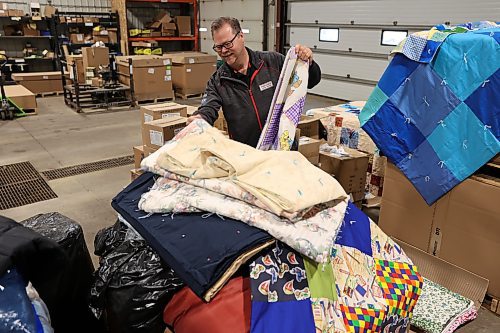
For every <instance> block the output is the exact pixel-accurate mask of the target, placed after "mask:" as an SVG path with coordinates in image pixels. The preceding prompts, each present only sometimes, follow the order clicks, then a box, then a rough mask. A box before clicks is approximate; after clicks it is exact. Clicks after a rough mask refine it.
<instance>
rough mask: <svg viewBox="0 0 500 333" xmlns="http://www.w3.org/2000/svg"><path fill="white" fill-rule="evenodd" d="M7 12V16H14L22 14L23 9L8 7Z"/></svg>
mask: <svg viewBox="0 0 500 333" xmlns="http://www.w3.org/2000/svg"><path fill="white" fill-rule="evenodd" d="M8 14H9V16H15V17H18V16H24V11H22V10H21V9H9V10H8Z"/></svg>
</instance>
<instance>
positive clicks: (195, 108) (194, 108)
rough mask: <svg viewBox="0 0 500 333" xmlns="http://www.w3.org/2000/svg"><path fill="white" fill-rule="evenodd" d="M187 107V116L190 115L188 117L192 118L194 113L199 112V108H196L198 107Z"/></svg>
mask: <svg viewBox="0 0 500 333" xmlns="http://www.w3.org/2000/svg"><path fill="white" fill-rule="evenodd" d="M186 107H187V115H188V117H191V116H192V115H193V113H195V112H196V111H198V107H196V106H191V105H186Z"/></svg>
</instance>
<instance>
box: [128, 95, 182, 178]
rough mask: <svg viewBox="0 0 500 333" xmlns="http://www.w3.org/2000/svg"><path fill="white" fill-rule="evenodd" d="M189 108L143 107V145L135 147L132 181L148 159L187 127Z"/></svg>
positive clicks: (174, 106) (176, 106)
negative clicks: (143, 161) (143, 160)
mask: <svg viewBox="0 0 500 333" xmlns="http://www.w3.org/2000/svg"><path fill="white" fill-rule="evenodd" d="M187 116H188V107H187V106H186V105H181V104H177V103H173V102H169V103H162V104H155V105H148V106H143V107H141V128H142V145H141V146H136V147H134V162H135V163H134V164H135V169H133V170H131V171H130V172H131V177H132V180H134V179H135V177H137V176H138V175H140V170H139V168H140V165H141V161H142V159H143V158H144V157H147V156H149V155H151V154H152V153H154V152H155V151H156V150H158V149H159V148H161V147H162V146H163V144H164V143H165V142H167V141H169V140H171V139H172V138H173V137H174V136H175V135H177V133H179V132H180V131H181V130H182V129H183V128H184V127H186V122H187Z"/></svg>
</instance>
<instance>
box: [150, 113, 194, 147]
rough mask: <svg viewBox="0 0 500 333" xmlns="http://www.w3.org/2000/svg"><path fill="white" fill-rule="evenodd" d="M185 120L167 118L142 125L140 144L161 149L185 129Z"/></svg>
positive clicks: (181, 118)
mask: <svg viewBox="0 0 500 333" xmlns="http://www.w3.org/2000/svg"><path fill="white" fill-rule="evenodd" d="M186 122H187V118H183V117H169V118H165V119H158V120H153V121H149V122H147V123H143V124H142V143H143V144H144V145H146V146H148V147H151V148H156V149H158V148H161V147H162V146H163V144H165V142H167V141H169V140H171V139H172V138H173V137H174V136H175V135H177V133H179V132H180V131H181V130H182V129H183V128H184V127H186Z"/></svg>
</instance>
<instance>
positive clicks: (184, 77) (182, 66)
mask: <svg viewBox="0 0 500 333" xmlns="http://www.w3.org/2000/svg"><path fill="white" fill-rule="evenodd" d="M169 56H171V57H172V63H173V66H172V81H173V84H174V88H175V90H176V91H178V92H180V93H181V94H185V95H189V94H200V93H203V92H204V91H205V88H206V86H207V82H208V80H209V79H210V77H211V76H212V74H213V73H214V72H215V71H216V69H217V65H216V62H217V57H216V56H212V55H208V54H205V53H201V52H179V53H171V54H169Z"/></svg>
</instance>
